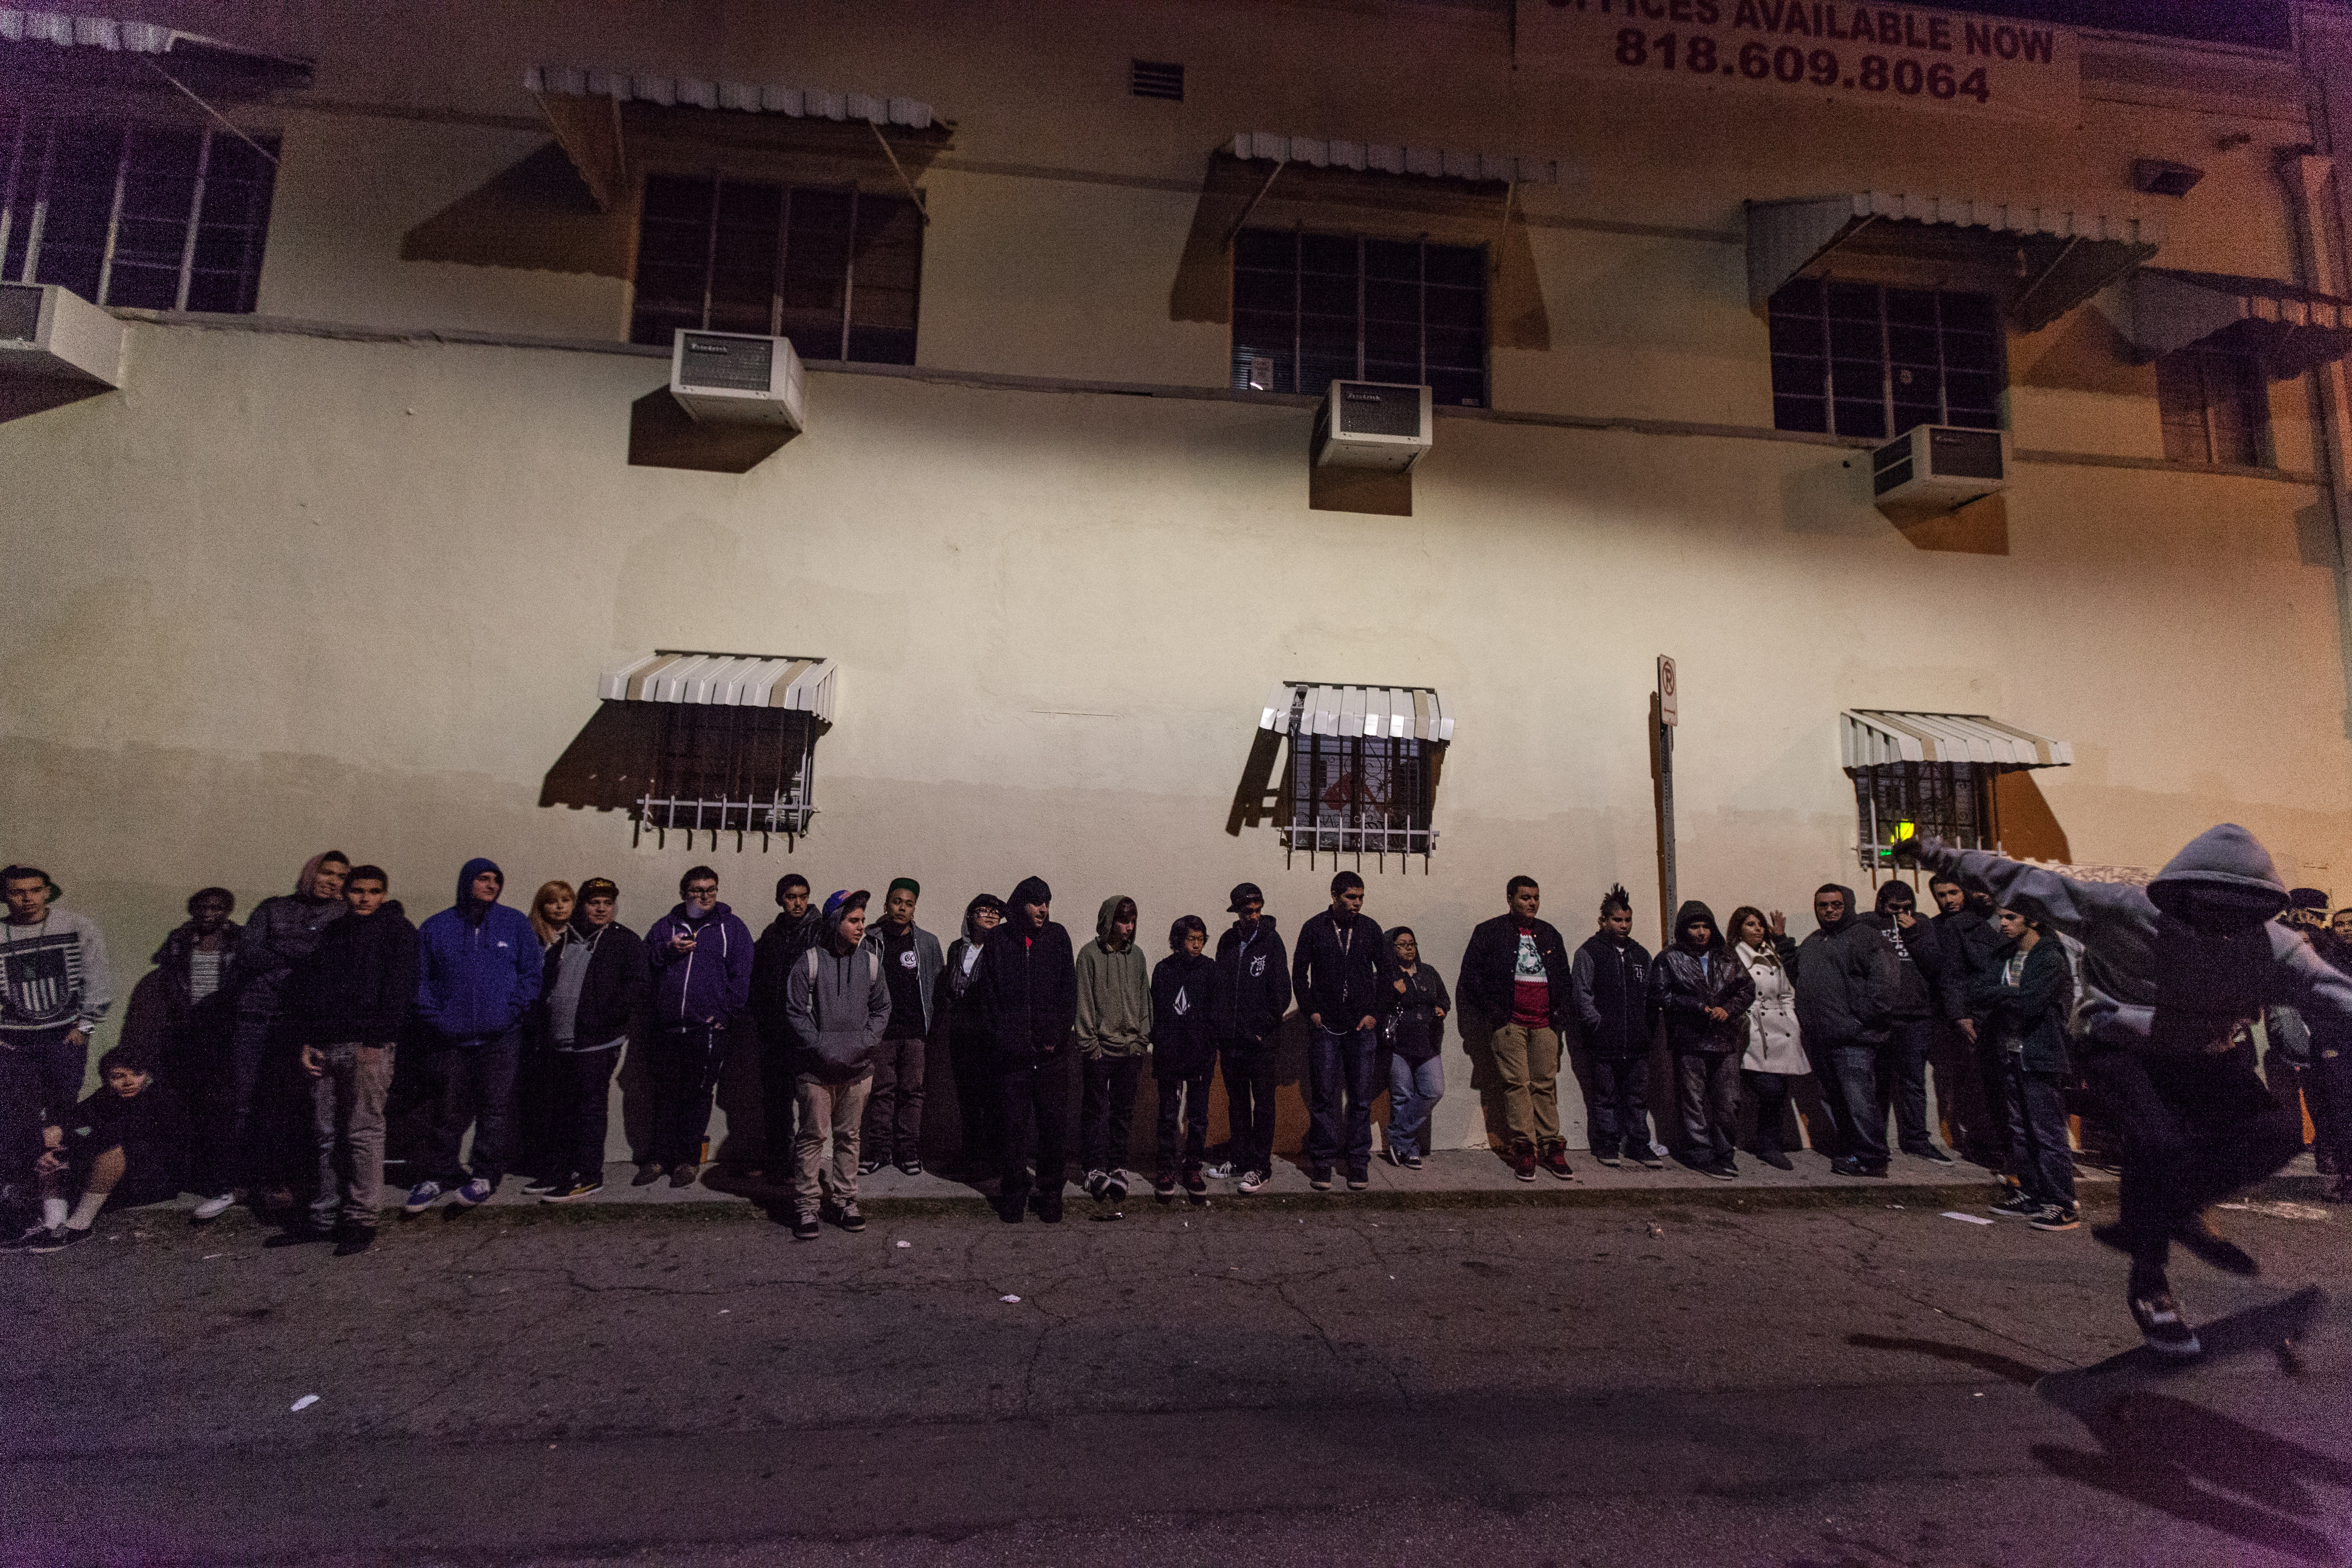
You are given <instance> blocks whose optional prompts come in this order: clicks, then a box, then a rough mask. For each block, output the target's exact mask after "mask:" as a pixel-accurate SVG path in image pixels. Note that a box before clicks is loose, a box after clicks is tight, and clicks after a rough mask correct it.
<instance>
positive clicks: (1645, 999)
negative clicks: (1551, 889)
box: [1569, 883, 1665, 1171]
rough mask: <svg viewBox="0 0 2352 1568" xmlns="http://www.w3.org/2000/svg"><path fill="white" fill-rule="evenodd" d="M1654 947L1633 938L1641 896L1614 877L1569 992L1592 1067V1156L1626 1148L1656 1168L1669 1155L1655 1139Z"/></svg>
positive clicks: (1613, 1159)
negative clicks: (1652, 1087) (1652, 1048)
mask: <svg viewBox="0 0 2352 1568" xmlns="http://www.w3.org/2000/svg"><path fill="white" fill-rule="evenodd" d="M1650 962H1651V960H1650V950H1649V949H1648V948H1646V947H1643V945H1642V944H1641V943H1640V942H1635V941H1634V940H1633V899H1632V898H1631V897H1629V896H1628V895H1627V894H1626V891H1625V889H1624V886H1623V885H1622V883H1620V884H1616V885H1612V887H1611V888H1610V889H1609V891H1608V892H1607V893H1606V894H1604V895H1602V897H1601V921H1600V929H1599V930H1597V931H1594V932H1593V933H1592V934H1591V936H1589V937H1587V938H1586V939H1585V941H1584V945H1583V946H1581V947H1580V948H1578V949H1577V950H1576V957H1575V959H1574V960H1573V961H1572V963H1570V968H1569V995H1570V1002H1571V1004H1572V1005H1573V1007H1574V1010H1575V1013H1576V1019H1577V1022H1578V1023H1579V1024H1580V1026H1582V1027H1583V1030H1584V1046H1585V1049H1586V1050H1587V1051H1588V1052H1589V1053H1590V1056H1589V1058H1588V1059H1589V1061H1590V1063H1591V1068H1592V1104H1591V1111H1592V1120H1591V1129H1590V1137H1591V1145H1592V1157H1593V1158H1594V1159H1596V1160H1598V1161H1600V1162H1601V1163H1602V1164H1604V1165H1612V1166H1613V1165H1615V1164H1616V1163H1617V1160H1618V1151H1619V1150H1620V1149H1621V1148H1622V1150H1623V1151H1624V1157H1625V1158H1626V1159H1628V1160H1632V1161H1634V1162H1636V1163H1639V1164H1641V1165H1643V1167H1644V1168H1646V1169H1649V1170H1653V1171H1654V1170H1657V1169H1658V1168H1659V1167H1660V1166H1662V1165H1664V1163H1665V1162H1664V1161H1663V1160H1661V1159H1659V1158H1658V1155H1657V1151H1656V1150H1655V1148H1654V1147H1653V1145H1652V1144H1651V1142H1650Z"/></svg>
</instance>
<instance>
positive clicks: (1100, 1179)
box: [1086, 1171, 1110, 1203]
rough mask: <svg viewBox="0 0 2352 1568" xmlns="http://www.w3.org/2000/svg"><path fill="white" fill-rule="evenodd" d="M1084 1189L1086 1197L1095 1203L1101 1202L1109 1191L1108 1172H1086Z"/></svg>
mask: <svg viewBox="0 0 2352 1568" xmlns="http://www.w3.org/2000/svg"><path fill="white" fill-rule="evenodd" d="M1086 1187H1087V1196H1088V1197H1090V1198H1092V1199H1094V1200H1095V1202H1097V1203H1100V1202H1102V1201H1103V1198H1104V1196H1105V1194H1108V1192H1109V1191H1110V1173H1109V1172H1108V1171H1088V1172H1087V1182H1086Z"/></svg>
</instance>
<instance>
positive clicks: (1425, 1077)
mask: <svg viewBox="0 0 2352 1568" xmlns="http://www.w3.org/2000/svg"><path fill="white" fill-rule="evenodd" d="M1387 940H1388V945H1389V958H1390V975H1391V978H1390V980H1389V984H1388V985H1387V987H1386V988H1385V994H1383V995H1382V996H1381V1037H1382V1042H1383V1043H1384V1044H1385V1045H1387V1047H1388V1048H1389V1128H1388V1140H1387V1143H1388V1157H1389V1163H1390V1164H1391V1165H1402V1166H1403V1167H1404V1168H1405V1169H1406V1170H1408V1171H1418V1170H1420V1169H1421V1161H1422V1156H1423V1155H1424V1154H1426V1153H1428V1152H1429V1118H1430V1114H1431V1112H1433V1111H1434V1110H1436V1109H1437V1102H1438V1101H1439V1100H1443V1099H1444V1097H1445V1061H1444V1057H1443V1056H1442V1055H1441V1050H1442V1047H1444V1044H1445V1016H1446V1014H1447V1013H1449V1012H1451V1011H1452V1010H1453V1008H1454V998H1453V997H1451V996H1449V995H1447V994H1446V993H1445V978H1444V976H1443V975H1441V974H1439V973H1437V971H1436V970H1435V969H1434V968H1433V967H1432V966H1430V965H1429V964H1426V963H1423V962H1422V961H1421V939H1420V938H1418V937H1416V936H1414V935H1413V933H1412V927H1411V926H1398V927H1397V928H1395V929H1394V930H1393V931H1390V932H1389V933H1388V938H1387Z"/></svg>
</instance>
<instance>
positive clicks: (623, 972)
mask: <svg viewBox="0 0 2352 1568" xmlns="http://www.w3.org/2000/svg"><path fill="white" fill-rule="evenodd" d="M577 942H585V943H587V944H588V974H587V977H586V979H584V980H583V981H582V983H581V985H580V1011H579V1012H577V1013H575V1014H574V1015H572V1046H573V1047H575V1048H579V1049H583V1050H584V1049H593V1048H594V1047H598V1046H602V1045H606V1044H609V1043H610V1042H612V1041H614V1040H616V1039H618V1038H620V1037H622V1036H623V1035H625V1034H627V1033H628V1032H629V1031H630V1029H631V1028H633V1027H634V1026H635V1024H636V1021H637V1014H638V1012H639V1011H640V1010H641V1009H642V1008H643V1007H644V1006H645V1005H646V997H647V996H648V995H650V994H652V991H653V983H654V972H653V965H652V964H651V963H648V962H647V961H646V944H645V939H644V938H642V937H640V936H638V935H637V933H636V932H635V931H631V930H630V929H629V928H628V927H626V926H625V925H623V924H622V923H621V922H620V921H613V922H611V923H610V924H608V925H603V926H592V925H589V924H587V923H585V922H584V921H580V920H577V919H575V920H573V921H572V923H571V924H570V925H568V926H566V927H564V928H563V940H562V942H557V943H556V944H555V945H554V946H552V947H551V948H549V949H548V950H547V958H546V960H545V963H544V966H543V967H542V968H541V972H540V984H539V1005H538V1006H537V1008H536V1009H534V1011H535V1012H536V1013H537V1015H538V1018H539V1028H540V1037H541V1039H542V1040H544V1041H545V1042H547V1043H548V1044H550V1045H552V1044H554V1031H553V1029H552V1027H551V1024H550V1021H549V1017H548V1006H549V1005H550V1004H551V1002H552V1001H553V999H554V996H555V976H556V973H557V971H558V970H559V969H560V968H561V967H562V954H563V950H564V948H566V947H567V946H570V945H572V944H573V943H577Z"/></svg>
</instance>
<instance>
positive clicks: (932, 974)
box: [857, 877, 947, 1176]
mask: <svg viewBox="0 0 2352 1568" xmlns="http://www.w3.org/2000/svg"><path fill="white" fill-rule="evenodd" d="M922 896H923V888H922V884H921V883H919V882H918V881H916V880H915V879H913V878H912V877H898V878H894V879H892V880H891V883H890V888H889V890H888V892H887V893H886V894H885V895H884V896H883V900H882V919H881V921H879V922H878V923H877V924H874V925H869V926H867V927H866V946H867V947H869V948H872V949H873V950H874V956H875V957H876V958H877V959H879V960H881V962H882V974H883V977H884V978H885V979H886V980H887V981H888V982H889V984H890V1027H889V1030H888V1032H887V1033H886V1034H885V1035H884V1036H883V1037H882V1050H881V1054H880V1055H879V1056H877V1058H875V1061H874V1087H873V1089H872V1092H870V1093H869V1094H868V1095H867V1096H866V1111H865V1116H866V1121H865V1125H864V1127H863V1129H862V1130H861V1131H860V1133H859V1147H858V1155H857V1163H858V1169H859V1171H860V1172H861V1173H864V1174H866V1175H869V1176H870V1175H872V1174H873V1173H875V1172H877V1171H878V1170H880V1169H881V1168H882V1167H883V1166H885V1165H894V1164H895V1165H897V1166H898V1169H899V1171H900V1172H902V1173H905V1174H907V1175H909V1176H919V1175H921V1174H922V1173H923V1076H924V1070H925V1068H926V1067H927V1065H928V1058H929V1054H930V1048H931V998H932V995H933V994H934V993H935V992H936V991H937V990H938V988H939V983H940V971H941V970H943V969H945V968H946V967H947V960H946V958H945V957H944V956H942V955H941V953H940V939H939V938H938V937H935V936H933V935H932V934H931V933H930V932H929V931H925V930H924V929H923V928H922V927H920V926H919V925H917V924H916V923H915V903H916V900H919V899H920V898H921V897H922Z"/></svg>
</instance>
